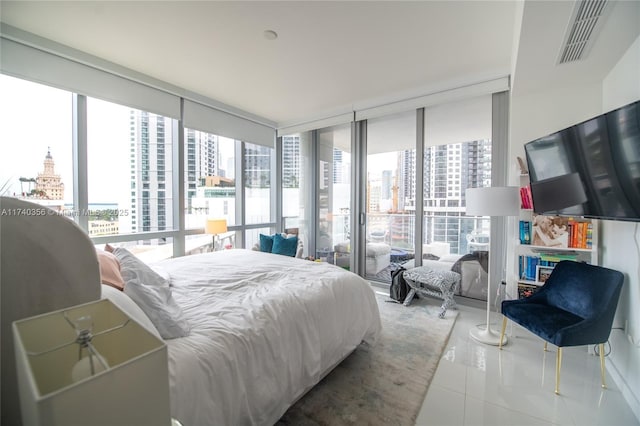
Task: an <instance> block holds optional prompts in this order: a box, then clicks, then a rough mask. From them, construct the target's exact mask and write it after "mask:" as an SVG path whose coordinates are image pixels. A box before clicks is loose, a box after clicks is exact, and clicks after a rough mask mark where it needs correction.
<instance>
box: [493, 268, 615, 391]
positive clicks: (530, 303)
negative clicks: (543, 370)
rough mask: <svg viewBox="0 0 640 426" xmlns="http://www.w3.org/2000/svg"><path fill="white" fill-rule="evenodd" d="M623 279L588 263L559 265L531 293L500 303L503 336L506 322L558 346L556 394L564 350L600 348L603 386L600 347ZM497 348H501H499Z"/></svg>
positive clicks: (601, 364) (612, 271)
mask: <svg viewBox="0 0 640 426" xmlns="http://www.w3.org/2000/svg"><path fill="white" fill-rule="evenodd" d="M623 281H624V276H623V275H622V273H621V272H618V271H614V270H613V269H608V268H603V267H600V266H594V265H589V264H587V263H580V262H572V261H568V260H565V261H562V262H559V263H558V264H557V265H556V267H555V268H554V269H553V271H552V273H551V275H550V276H549V278H548V279H547V281H546V282H545V284H544V286H542V288H541V289H540V290H539V291H538V292H537V293H535V294H534V295H532V296H530V297H527V298H524V299H519V300H505V301H503V302H502V315H504V319H503V321H502V334H501V339H500V341H502V337H503V336H504V332H505V328H506V325H507V319H510V320H512V321H514V322H516V323H517V324H520V325H521V326H522V327H524V328H526V329H527V330H529V331H531V332H532V333H534V334H536V335H538V336H539V337H541V338H542V339H543V340H544V341H545V344H544V349H545V350H547V342H549V343H552V344H554V345H556V346H557V347H558V351H557V354H556V388H555V392H556V394H558V393H560V389H559V387H560V366H561V364H562V348H563V347H565V346H581V345H596V344H597V345H599V349H600V351H599V352H600V373H601V379H602V387H603V388H605V387H606V385H605V380H604V377H605V370H604V343H605V342H606V341H607V340H608V339H609V334H610V333H611V326H612V323H613V317H614V315H615V312H616V307H617V306H618V298H619V296H620V290H621V289H622V283H623ZM500 349H502V345H500Z"/></svg>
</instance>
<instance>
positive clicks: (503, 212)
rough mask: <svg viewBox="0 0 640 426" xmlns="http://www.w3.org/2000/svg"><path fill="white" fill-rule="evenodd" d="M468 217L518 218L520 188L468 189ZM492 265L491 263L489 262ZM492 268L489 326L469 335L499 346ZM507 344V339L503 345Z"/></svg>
mask: <svg viewBox="0 0 640 426" xmlns="http://www.w3.org/2000/svg"><path fill="white" fill-rule="evenodd" d="M466 201H467V207H466V214H467V216H491V217H494V216H518V215H519V214H520V210H519V207H520V191H519V188H518V187H515V186H506V187H486V188H467V191H466ZM489 263H491V262H489ZM490 294H491V266H490V265H489V268H488V273H487V326H486V328H484V329H482V328H480V327H475V328H472V329H471V330H470V331H469V335H470V336H471V337H472V338H473V339H474V340H476V341H478V342H480V343H485V344H487V345H494V346H498V345H499V344H500V335H499V334H498V333H496V332H494V331H492V330H491V321H490V317H491V297H490ZM506 343H507V337H506V336H505V337H504V338H503V341H502V344H503V345H504V344H506Z"/></svg>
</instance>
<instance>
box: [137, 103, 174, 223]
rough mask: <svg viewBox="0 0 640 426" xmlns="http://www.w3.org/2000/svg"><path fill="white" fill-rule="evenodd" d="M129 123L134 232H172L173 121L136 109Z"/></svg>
mask: <svg viewBox="0 0 640 426" xmlns="http://www.w3.org/2000/svg"><path fill="white" fill-rule="evenodd" d="M129 124H130V130H131V132H130V138H131V231H132V232H148V231H164V230H166V229H170V228H171V227H173V209H172V200H173V186H172V184H171V182H172V169H173V155H172V152H173V151H172V145H173V139H174V135H173V132H174V125H173V120H172V119H170V118H166V117H162V116H159V115H156V114H152V113H148V112H145V111H139V110H132V111H131V113H130V123H129Z"/></svg>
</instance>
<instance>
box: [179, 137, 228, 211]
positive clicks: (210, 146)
mask: <svg viewBox="0 0 640 426" xmlns="http://www.w3.org/2000/svg"><path fill="white" fill-rule="evenodd" d="M218 163H219V160H218V137H217V136H216V135H213V134H211V133H206V132H200V131H197V130H192V129H185V173H186V175H187V179H186V182H185V183H186V187H185V191H186V193H187V205H186V208H187V212H188V213H189V212H190V211H191V208H192V202H191V200H192V199H193V197H195V196H196V193H197V187H198V186H200V185H201V182H202V179H205V178H206V177H207V176H222V174H221V169H220V167H219V164H218Z"/></svg>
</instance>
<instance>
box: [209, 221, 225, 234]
mask: <svg viewBox="0 0 640 426" xmlns="http://www.w3.org/2000/svg"><path fill="white" fill-rule="evenodd" d="M204 232H206V233H207V234H213V235H218V234H222V233H223V232H227V219H207V224H206V226H205V229H204Z"/></svg>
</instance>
